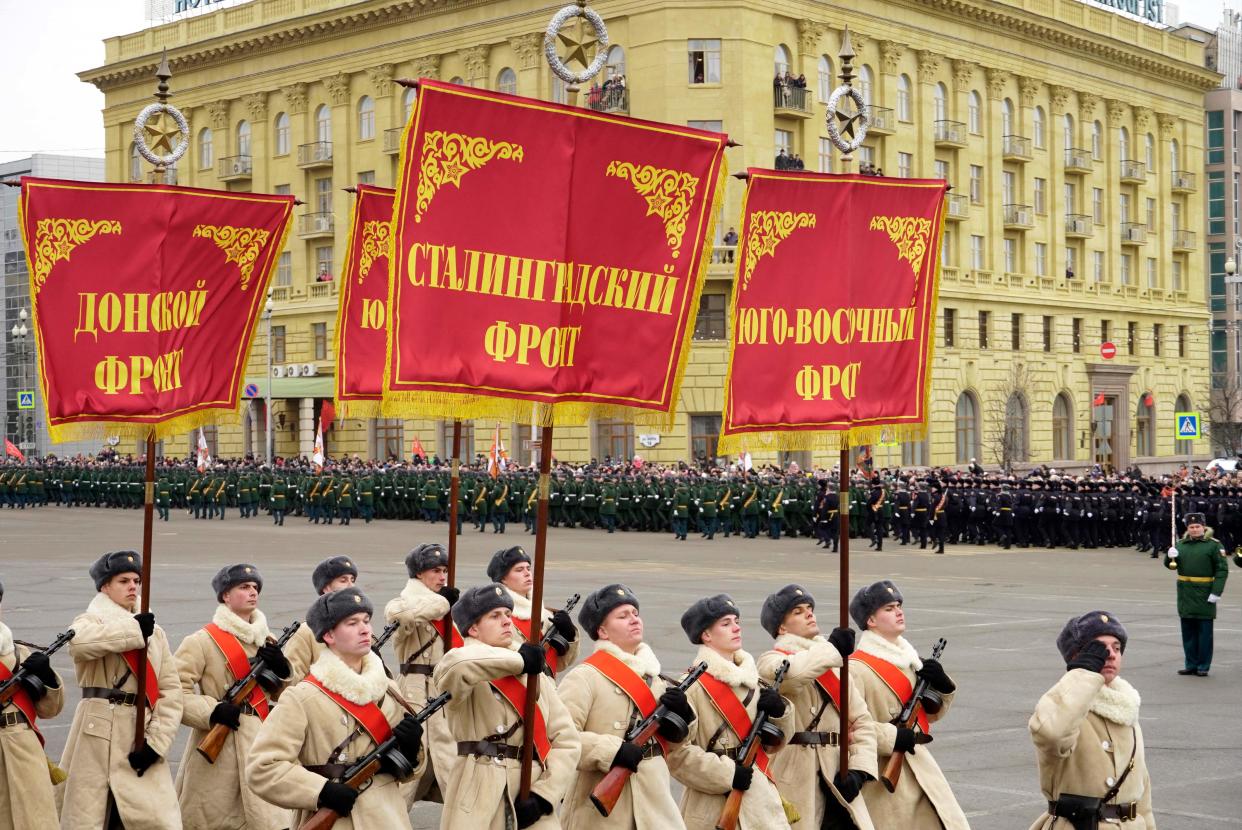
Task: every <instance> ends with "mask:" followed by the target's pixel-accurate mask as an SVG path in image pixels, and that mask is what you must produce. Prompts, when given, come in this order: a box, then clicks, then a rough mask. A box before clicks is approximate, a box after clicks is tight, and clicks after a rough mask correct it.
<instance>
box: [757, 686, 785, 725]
mask: <svg viewBox="0 0 1242 830" xmlns="http://www.w3.org/2000/svg"><path fill="white" fill-rule="evenodd" d="M758 709H759V711H760V712H763V713H764V714H766V715H767V716H768V717H769V718H779V717H780V716H781V715H783V714H785V700H784V699H783V698H782V697H781V693H780V692H778V691H776V689H760V690H759V703H758Z"/></svg>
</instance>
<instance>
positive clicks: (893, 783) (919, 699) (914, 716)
mask: <svg viewBox="0 0 1242 830" xmlns="http://www.w3.org/2000/svg"><path fill="white" fill-rule="evenodd" d="M945 645H947V644H946V643H945V641H944V638H943V637H942V638H941V639H939V640H937V641H936V644H935V645H934V646H933V647H932V658H933V659H936V660H939V659H940V655H941V653H942V652H943V651H944V647H945ZM925 691H927V681H926V680H924V679H923V678H921V677H920V678H919V680H918V683H916V684H915V686H914V691H913V692H911V693H910V699H909V700H908V701H906V704H905V706H903V707H902V710H901V714H899V715H898V716H897V720H895V721H893V724H894V725H895V726H897V727H899V728H900V727H905V728H906V729H914V728H915V727H916V726H918V723H919V712H921V711H923V692H925ZM905 760H906V753H904V752H893V754H892V755H890V756H888V763H887V764H885V765H884V772H882V773H881V774H880V783H881V784H883V785H884V789H886V790H888V791H889V792H890V793H891V792H895V791H896V789H897V782H898V781H900V780H901V767H902V764H903V763H904V762H905Z"/></svg>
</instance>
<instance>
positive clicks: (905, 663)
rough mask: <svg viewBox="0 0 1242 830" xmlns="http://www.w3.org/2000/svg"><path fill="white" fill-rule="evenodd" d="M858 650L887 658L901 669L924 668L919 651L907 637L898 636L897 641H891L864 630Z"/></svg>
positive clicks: (913, 669)
mask: <svg viewBox="0 0 1242 830" xmlns="http://www.w3.org/2000/svg"><path fill="white" fill-rule="evenodd" d="M858 650H859V651H865V652H867V653H868V654H873V655H875V656H876V657H879V658H881V659H883V660H887V661H888V662H890V663H892V664H893V665H894V666H896V667H897V668H899V669H909V670H910V671H918V670H919V669H921V668H923V661H922V660H920V659H919V653H918V651H917V650H916V649H915V648H914V646H912V645H910V642H909V641H908V640H907V639H906V638H905V637H898V638H897V642H895V643H890V642H889V641H888V640H885V639H884V638H883V637H881V636H880V635H879V634H876V633H875V632H874V631H864V632H863V633H862V636H861V637H859V638H858Z"/></svg>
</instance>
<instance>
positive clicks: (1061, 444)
mask: <svg viewBox="0 0 1242 830" xmlns="http://www.w3.org/2000/svg"><path fill="white" fill-rule="evenodd" d="M1052 457H1053V458H1055V459H1065V460H1072V459H1073V457H1074V409H1073V407H1071V406H1070V400H1069V395H1067V394H1066V393H1064V392H1062V393H1061V394H1059V395H1057V397H1056V400H1054V401H1053V402H1052Z"/></svg>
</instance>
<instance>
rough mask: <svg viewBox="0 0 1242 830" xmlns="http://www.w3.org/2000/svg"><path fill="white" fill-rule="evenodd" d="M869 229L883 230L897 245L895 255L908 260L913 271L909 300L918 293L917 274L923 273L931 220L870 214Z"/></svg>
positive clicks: (929, 239)
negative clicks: (912, 287)
mask: <svg viewBox="0 0 1242 830" xmlns="http://www.w3.org/2000/svg"><path fill="white" fill-rule="evenodd" d="M871 230H873V231H884V232H885V233H886V234H888V238H889V239H890V240H891V241H892V243H893V244H894V245H896V246H897V257H898V259H899V260H901V259H904V260H908V261H909V262H910V270H911V271H913V272H914V291H913V293H912V294H911V297H910V302H911V303H913V302H914V298H915V297H917V296H918V293H919V274H921V273H923V260H924V259H925V258H926V257H927V249H928V247H929V245H930V243H931V220H930V219H925V218H923V217H921V216H872V217H871Z"/></svg>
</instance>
